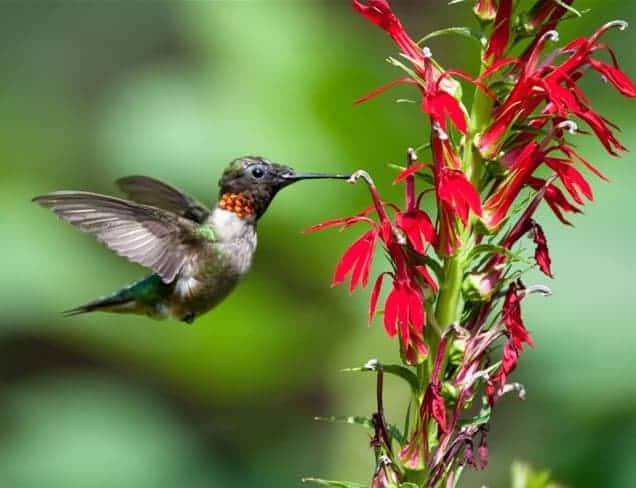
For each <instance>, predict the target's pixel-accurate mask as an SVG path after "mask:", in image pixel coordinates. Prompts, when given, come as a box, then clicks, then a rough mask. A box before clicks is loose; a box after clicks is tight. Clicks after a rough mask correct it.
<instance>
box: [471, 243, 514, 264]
mask: <svg viewBox="0 0 636 488" xmlns="http://www.w3.org/2000/svg"><path fill="white" fill-rule="evenodd" d="M480 254H486V255H493V256H494V255H495V254H502V255H503V256H506V257H507V258H509V259H510V260H511V261H513V262H514V261H526V258H524V257H523V256H521V255H520V254H519V253H516V252H513V251H511V250H510V249H508V248H506V247H503V246H498V245H497V244H479V245H477V246H475V247H474V248H473V249H472V250H471V251H470V254H468V259H469V260H470V261H472V260H473V259H475V258H477V257H478V256H479V255H480Z"/></svg>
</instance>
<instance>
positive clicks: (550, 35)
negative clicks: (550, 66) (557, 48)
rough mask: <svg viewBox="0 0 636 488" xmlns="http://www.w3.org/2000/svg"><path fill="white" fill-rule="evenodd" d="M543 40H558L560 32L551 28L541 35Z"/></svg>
mask: <svg viewBox="0 0 636 488" xmlns="http://www.w3.org/2000/svg"><path fill="white" fill-rule="evenodd" d="M541 40H542V41H552V42H558V40H559V33H558V32H557V31H555V30H549V31H547V32H546V33H545V34H543V35H542V36H541Z"/></svg>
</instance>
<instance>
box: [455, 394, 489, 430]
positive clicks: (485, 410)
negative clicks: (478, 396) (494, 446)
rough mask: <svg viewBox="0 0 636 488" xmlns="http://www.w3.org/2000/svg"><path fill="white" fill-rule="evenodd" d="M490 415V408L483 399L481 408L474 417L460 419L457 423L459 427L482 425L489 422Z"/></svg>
mask: <svg viewBox="0 0 636 488" xmlns="http://www.w3.org/2000/svg"><path fill="white" fill-rule="evenodd" d="M491 415H492V408H490V405H488V402H487V401H486V400H484V401H483V404H482V407H481V410H479V413H478V414H477V415H475V416H474V417H471V418H469V419H461V420H460V421H459V422H458V423H459V425H460V426H461V427H464V426H466V425H484V424H487V423H488V422H490V416H491Z"/></svg>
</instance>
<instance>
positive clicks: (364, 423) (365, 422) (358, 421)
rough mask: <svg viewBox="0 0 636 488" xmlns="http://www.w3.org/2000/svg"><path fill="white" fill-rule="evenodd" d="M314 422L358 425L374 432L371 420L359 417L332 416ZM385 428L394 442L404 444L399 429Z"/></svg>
mask: <svg viewBox="0 0 636 488" xmlns="http://www.w3.org/2000/svg"><path fill="white" fill-rule="evenodd" d="M314 420H317V421H319V422H328V423H330V424H349V425H360V426H361V427H364V428H365V429H367V430H369V431H370V432H373V431H374V427H373V422H372V421H371V418H369V417H362V416H359V415H350V416H346V415H342V416H335V415H332V416H330V417H314ZM386 428H387V430H388V431H389V433H390V434H391V435H392V436H393V438H394V439H395V440H396V441H398V442H399V443H400V444H404V442H405V439H404V436H403V435H402V432H400V429H398V428H397V427H396V426H395V425H392V424H387V425H386Z"/></svg>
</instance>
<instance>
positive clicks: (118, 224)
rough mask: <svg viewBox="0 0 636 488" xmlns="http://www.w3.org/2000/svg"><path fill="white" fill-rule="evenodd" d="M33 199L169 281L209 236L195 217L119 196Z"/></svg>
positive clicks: (63, 195) (77, 193)
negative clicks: (185, 216)
mask: <svg viewBox="0 0 636 488" xmlns="http://www.w3.org/2000/svg"><path fill="white" fill-rule="evenodd" d="M33 201H34V202H36V203H38V204H40V205H42V206H43V207H45V208H49V209H51V210H52V211H53V212H55V213H56V214H57V215H58V216H59V217H60V218H61V219H63V220H65V221H67V222H69V223H71V224H73V225H74V226H75V227H77V228H79V229H80V230H82V231H84V232H88V233H90V234H92V235H94V236H95V237H96V238H97V239H98V240H99V241H101V242H103V243H104V244H106V245H107V246H108V247H109V248H110V249H112V250H113V251H115V252H116V253H117V254H119V255H121V256H124V257H126V258H128V259H130V260H131V261H133V262H135V263H138V264H141V265H143V266H146V267H148V268H150V269H152V270H153V271H154V272H155V273H157V274H158V275H159V276H160V277H161V279H162V280H163V281H164V282H165V283H171V282H172V281H173V280H174V278H175V276H176V275H177V273H178V272H179V271H180V270H181V268H182V266H183V265H184V263H185V262H186V261H187V260H188V258H190V257H191V256H192V255H193V254H194V253H195V252H196V250H197V248H199V247H200V246H201V245H203V242H204V241H205V236H204V234H202V233H201V232H200V227H199V225H197V224H196V223H195V222H192V221H190V220H187V219H184V218H182V217H179V216H177V215H175V214H173V213H171V212H168V211H165V210H162V209H159V208H155V207H150V206H146V205H141V204H138V203H135V202H129V201H126V200H122V199H119V198H115V197H110V196H106V195H99V194H97V193H91V192H81V191H58V192H53V193H49V194H47V195H41V196H38V197H35V198H34V199H33Z"/></svg>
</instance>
